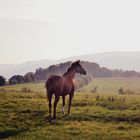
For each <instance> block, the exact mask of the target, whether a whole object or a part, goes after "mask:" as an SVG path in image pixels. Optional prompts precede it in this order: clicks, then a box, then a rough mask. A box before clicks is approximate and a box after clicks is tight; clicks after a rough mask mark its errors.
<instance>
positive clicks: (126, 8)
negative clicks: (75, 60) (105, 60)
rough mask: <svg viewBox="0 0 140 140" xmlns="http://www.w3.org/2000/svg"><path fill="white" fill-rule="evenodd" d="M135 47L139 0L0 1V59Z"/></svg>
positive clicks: (139, 41) (139, 42)
mask: <svg viewBox="0 0 140 140" xmlns="http://www.w3.org/2000/svg"><path fill="white" fill-rule="evenodd" d="M106 51H140V1H139V0H0V64H2V63H13V64H14V63H21V62H24V61H29V60H38V59H59V58H64V57H69V56H74V55H79V54H88V53H96V52H106Z"/></svg>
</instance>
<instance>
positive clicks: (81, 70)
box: [71, 60, 86, 75]
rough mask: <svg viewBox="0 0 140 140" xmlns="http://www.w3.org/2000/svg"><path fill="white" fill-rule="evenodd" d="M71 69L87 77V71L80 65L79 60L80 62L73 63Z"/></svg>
mask: <svg viewBox="0 0 140 140" xmlns="http://www.w3.org/2000/svg"><path fill="white" fill-rule="evenodd" d="M71 67H72V68H73V69H75V71H76V72H77V73H80V74H83V75H86V71H85V69H84V68H83V67H82V65H81V64H80V60H78V61H76V62H74V63H72V64H71Z"/></svg>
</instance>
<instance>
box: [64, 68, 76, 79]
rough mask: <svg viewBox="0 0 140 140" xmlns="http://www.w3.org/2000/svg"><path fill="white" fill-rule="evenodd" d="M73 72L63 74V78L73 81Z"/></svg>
mask: <svg viewBox="0 0 140 140" xmlns="http://www.w3.org/2000/svg"><path fill="white" fill-rule="evenodd" d="M75 73H76V72H75V70H71V71H67V72H66V73H64V74H63V76H64V77H65V78H67V79H71V80H72V79H74V77H75Z"/></svg>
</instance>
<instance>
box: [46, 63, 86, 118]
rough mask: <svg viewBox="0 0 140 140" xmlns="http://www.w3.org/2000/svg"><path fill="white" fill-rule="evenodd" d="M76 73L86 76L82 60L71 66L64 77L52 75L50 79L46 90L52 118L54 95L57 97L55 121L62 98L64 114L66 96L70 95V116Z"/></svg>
mask: <svg viewBox="0 0 140 140" xmlns="http://www.w3.org/2000/svg"><path fill="white" fill-rule="evenodd" d="M76 73H80V74H83V75H86V71H85V69H84V68H83V67H82V65H81V64H80V60H78V61H76V62H74V63H72V64H71V66H70V67H69V68H68V69H67V72H65V73H64V74H63V75H62V76H58V75H52V76H51V77H50V78H48V80H47V82H46V90H47V98H48V101H49V113H50V118H51V108H52V104H51V100H52V95H53V94H54V95H55V101H54V116H53V119H55V118H56V107H57V103H58V101H59V97H60V96H62V100H63V106H62V113H64V105H65V96H66V95H68V94H69V107H68V114H69V113H70V107H71V102H72V98H73V95H74V82H73V79H74V77H75V74H76Z"/></svg>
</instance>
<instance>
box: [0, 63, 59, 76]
mask: <svg viewBox="0 0 140 140" xmlns="http://www.w3.org/2000/svg"><path fill="white" fill-rule="evenodd" d="M56 63H57V61H55V60H40V61H30V62H25V63H22V64H18V65H0V75H3V76H4V77H6V78H10V77H11V76H12V75H16V74H21V75H24V74H26V73H27V72H35V70H36V68H39V67H41V68H47V67H49V66H50V65H52V64H56Z"/></svg>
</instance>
